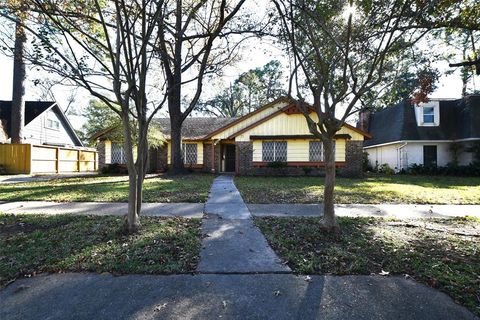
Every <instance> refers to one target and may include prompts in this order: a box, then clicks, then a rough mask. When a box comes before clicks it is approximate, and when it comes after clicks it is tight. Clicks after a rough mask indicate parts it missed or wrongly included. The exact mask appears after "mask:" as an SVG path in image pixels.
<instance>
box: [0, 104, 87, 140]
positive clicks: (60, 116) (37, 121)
mask: <svg viewBox="0 0 480 320" xmlns="http://www.w3.org/2000/svg"><path fill="white" fill-rule="evenodd" d="M11 115H12V102H11V101H0V122H2V123H3V127H4V129H3V130H2V131H4V134H1V133H0V139H2V136H3V141H2V140H0V143H2V142H3V143H7V142H9V140H10V131H11V120H10V119H11ZM23 143H31V144H41V145H53V146H77V147H83V144H82V142H81V141H80V139H79V138H78V136H77V134H76V133H75V130H74V129H73V127H72V125H71V124H70V122H69V121H68V119H67V117H66V116H65V114H64V113H63V110H62V109H61V108H60V107H59V106H58V104H57V103H55V102H51V101H27V102H25V127H24V129H23Z"/></svg>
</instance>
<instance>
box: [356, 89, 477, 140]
mask: <svg viewBox="0 0 480 320" xmlns="http://www.w3.org/2000/svg"><path fill="white" fill-rule="evenodd" d="M414 108H416V107H415V106H413V105H412V104H410V103H409V102H408V101H403V102H401V103H399V104H397V105H395V106H392V107H388V108H386V109H383V110H381V111H378V112H375V113H373V114H371V115H370V118H369V126H368V129H369V130H368V131H369V132H370V133H371V134H372V136H373V138H372V139H371V140H367V141H365V143H364V146H366V147H368V146H374V145H379V144H384V143H389V142H395V141H410V140H413V141H415V140H426V141H428V140H431V141H435V140H437V141H438V140H460V139H468V138H480V96H478V95H472V96H467V97H465V98H463V99H459V100H440V101H439V108H440V109H439V111H440V125H439V126H431V127H430V126H428V127H426V126H418V125H417V121H416V118H415V109H414Z"/></svg>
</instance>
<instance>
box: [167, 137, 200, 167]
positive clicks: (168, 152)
mask: <svg viewBox="0 0 480 320" xmlns="http://www.w3.org/2000/svg"><path fill="white" fill-rule="evenodd" d="M182 143H195V144H196V145H197V164H203V141H200V142H198V141H183V142H182ZM167 159H168V164H171V144H170V142H168V143H167Z"/></svg>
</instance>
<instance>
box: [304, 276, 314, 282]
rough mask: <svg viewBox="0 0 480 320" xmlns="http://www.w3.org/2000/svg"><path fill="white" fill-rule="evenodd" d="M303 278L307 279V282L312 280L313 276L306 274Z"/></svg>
mask: <svg viewBox="0 0 480 320" xmlns="http://www.w3.org/2000/svg"><path fill="white" fill-rule="evenodd" d="M303 280H305V281H307V282H312V277H310V276H305V278H303Z"/></svg>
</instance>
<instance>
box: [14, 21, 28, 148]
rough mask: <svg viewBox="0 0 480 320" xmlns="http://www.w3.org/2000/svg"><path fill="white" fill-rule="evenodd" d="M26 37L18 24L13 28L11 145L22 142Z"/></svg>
mask: <svg viewBox="0 0 480 320" xmlns="http://www.w3.org/2000/svg"><path fill="white" fill-rule="evenodd" d="M26 42H27V35H26V33H25V29H24V28H23V26H22V25H21V24H20V23H17V24H16V27H15V49H14V53H13V54H14V56H13V93H12V118H11V124H12V125H11V128H12V131H11V137H12V143H22V142H23V127H24V125H25V80H26V68H25V44H26Z"/></svg>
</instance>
